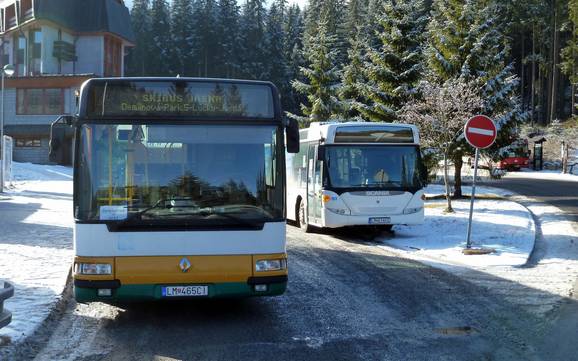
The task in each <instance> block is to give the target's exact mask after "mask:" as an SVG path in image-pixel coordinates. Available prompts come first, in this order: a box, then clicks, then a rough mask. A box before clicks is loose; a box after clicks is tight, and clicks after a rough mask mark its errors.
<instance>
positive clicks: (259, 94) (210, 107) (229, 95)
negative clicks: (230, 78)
mask: <svg viewBox="0 0 578 361" xmlns="http://www.w3.org/2000/svg"><path fill="white" fill-rule="evenodd" d="M87 115H88V116H89V117H130V118H132V117H159V116H160V117H166V116H179V117H193V118H194V117H219V118H223V117H236V118H263V119H272V118H273V117H274V104H273V94H272V89H271V87H269V86H267V85H265V84H246V83H228V82H193V81H174V82H171V81H166V82H165V81H163V82H158V81H156V82H152V81H138V80H134V81H123V82H100V83H95V84H93V85H92V86H91V87H90V89H89V94H88V107H87Z"/></svg>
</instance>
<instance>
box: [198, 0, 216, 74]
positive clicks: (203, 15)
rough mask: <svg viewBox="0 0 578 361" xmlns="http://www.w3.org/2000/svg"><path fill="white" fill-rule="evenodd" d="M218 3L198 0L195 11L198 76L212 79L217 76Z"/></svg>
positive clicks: (211, 0)
mask: <svg viewBox="0 0 578 361" xmlns="http://www.w3.org/2000/svg"><path fill="white" fill-rule="evenodd" d="M217 14H218V9H217V3H216V2H215V0H197V3H196V6H195V9H194V18H195V20H194V22H195V26H196V27H195V32H194V34H195V39H196V49H195V52H196V55H197V75H198V76H202V77H212V76H215V75H216V72H217V71H216V67H217V66H216V59H217V57H218V54H219V52H218V49H219V41H218V36H217V26H216V25H217V24H218V21H217V18H218V15H217Z"/></svg>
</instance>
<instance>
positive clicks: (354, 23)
mask: <svg viewBox="0 0 578 361" xmlns="http://www.w3.org/2000/svg"><path fill="white" fill-rule="evenodd" d="M367 7H368V1H367V0H349V2H348V3H347V13H346V14H345V26H344V28H345V34H346V35H347V37H348V38H349V39H352V38H353V37H355V36H356V35H357V33H358V31H361V32H362V34H365V30H367V29H364V28H365V23H366V20H367Z"/></svg>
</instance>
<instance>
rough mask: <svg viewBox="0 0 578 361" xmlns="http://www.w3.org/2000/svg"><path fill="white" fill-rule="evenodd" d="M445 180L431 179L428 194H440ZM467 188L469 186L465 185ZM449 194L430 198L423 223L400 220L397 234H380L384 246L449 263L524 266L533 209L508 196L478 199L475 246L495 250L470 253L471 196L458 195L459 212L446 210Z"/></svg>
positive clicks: (480, 191) (530, 245)
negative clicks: (439, 182)
mask: <svg viewBox="0 0 578 361" xmlns="http://www.w3.org/2000/svg"><path fill="white" fill-rule="evenodd" d="M442 191H443V186H440V185H431V186H429V187H428V188H427V189H426V194H429V195H438V194H440V193H442ZM463 191H464V194H468V193H470V192H471V188H470V187H464V189H463ZM476 193H477V194H482V195H484V196H488V195H507V194H508V192H507V191H503V190H499V189H496V188H488V187H478V188H477V189H476ZM446 206H447V203H446V201H445V200H443V199H440V200H430V201H427V202H426V208H425V223H424V224H422V225H414V226H398V227H396V228H395V236H394V237H392V238H387V237H386V238H382V239H380V241H382V242H383V243H384V246H385V247H393V248H395V249H396V250H397V251H402V253H405V255H411V256H414V258H416V257H417V258H418V259H430V260H432V261H435V262H439V263H442V264H448V265H468V266H474V267H485V266H520V265H523V264H525V263H526V261H527V259H528V257H529V255H530V253H531V252H532V249H533V247H534V240H535V233H536V230H535V225H534V221H533V219H532V216H531V214H530V212H529V211H528V210H527V209H526V208H525V207H524V206H522V205H520V204H518V203H515V202H512V201H508V200H487V199H479V200H476V202H475V206H474V216H473V223H472V244H473V246H479V247H488V248H493V249H495V250H496V252H495V253H492V254H488V255H476V256H466V255H464V254H462V249H463V248H464V247H465V245H466V233H467V224H468V216H469V207H470V202H469V200H454V201H453V202H452V206H453V208H454V210H455V213H445V212H444V211H445V208H446Z"/></svg>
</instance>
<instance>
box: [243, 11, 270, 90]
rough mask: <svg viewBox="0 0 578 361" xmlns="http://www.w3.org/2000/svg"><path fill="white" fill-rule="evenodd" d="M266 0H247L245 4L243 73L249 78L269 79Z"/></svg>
mask: <svg viewBox="0 0 578 361" xmlns="http://www.w3.org/2000/svg"><path fill="white" fill-rule="evenodd" d="M264 4H265V0H247V2H246V3H245V4H244V5H243V14H242V16H241V28H240V34H241V36H242V39H241V46H242V54H243V57H242V59H241V63H242V72H243V73H242V74H243V76H244V77H245V78H248V79H267V77H268V76H269V74H268V70H269V69H268V68H267V66H266V65H267V60H268V59H267V57H266V54H267V52H266V47H265V19H266V17H267V14H266V10H265V6H264Z"/></svg>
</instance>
